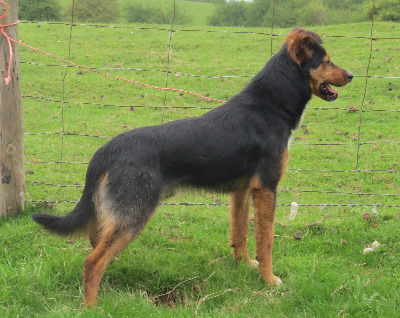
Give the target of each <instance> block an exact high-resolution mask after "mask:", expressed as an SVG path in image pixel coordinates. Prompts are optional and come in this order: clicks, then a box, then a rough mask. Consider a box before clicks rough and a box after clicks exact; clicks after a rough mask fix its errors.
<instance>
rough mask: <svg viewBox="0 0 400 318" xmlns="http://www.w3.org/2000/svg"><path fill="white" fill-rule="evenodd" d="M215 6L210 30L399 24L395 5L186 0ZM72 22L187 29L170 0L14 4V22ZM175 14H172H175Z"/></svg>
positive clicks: (336, 0) (395, 0) (345, 0)
mask: <svg viewBox="0 0 400 318" xmlns="http://www.w3.org/2000/svg"><path fill="white" fill-rule="evenodd" d="M191 1H197V2H209V3H215V4H216V10H215V11H214V13H213V14H212V15H211V16H210V17H209V19H208V24H209V25H212V26H240V27H269V26H271V25H272V24H273V25H275V26H277V27H290V26H295V25H327V24H341V23H350V22H362V21H367V20H370V19H371V18H372V17H374V19H375V20H378V21H395V22H400V1H399V0H375V1H374V5H373V2H372V1H371V0H254V1H253V2H246V1H230V2H226V1H224V0H191ZM72 10H73V16H74V20H75V21H76V22H103V23H115V22H126V23H157V24H166V23H171V21H172V18H173V17H174V18H175V24H190V23H191V22H192V19H191V16H190V14H189V13H188V12H185V11H184V10H182V9H181V7H180V6H178V5H177V6H176V7H174V2H173V1H159V0H79V1H75V3H74V7H73V8H72V5H70V6H69V7H68V8H67V9H65V8H64V9H63V8H61V6H60V4H59V1H58V0H19V19H21V20H28V21H68V20H70V19H71V16H72ZM174 10H175V13H174Z"/></svg>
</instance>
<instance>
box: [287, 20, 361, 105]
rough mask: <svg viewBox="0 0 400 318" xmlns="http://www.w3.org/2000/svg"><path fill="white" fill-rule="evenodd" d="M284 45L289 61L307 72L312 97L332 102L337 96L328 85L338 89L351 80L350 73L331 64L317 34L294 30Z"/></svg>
mask: <svg viewBox="0 0 400 318" xmlns="http://www.w3.org/2000/svg"><path fill="white" fill-rule="evenodd" d="M285 43H287V51H288V53H289V55H290V57H291V59H292V60H293V61H294V62H295V63H297V64H298V65H299V66H300V67H301V68H302V70H304V71H305V72H307V75H308V82H309V84H310V87H311V91H312V93H313V94H314V95H316V96H318V97H320V98H322V99H324V100H326V101H329V102H331V101H334V100H336V99H337V98H338V95H339V94H338V92H337V91H335V90H334V89H333V88H332V87H331V86H330V85H333V86H337V87H340V86H344V85H347V84H348V83H350V81H351V80H352V78H353V74H352V73H350V72H347V71H346V70H344V69H342V68H340V67H338V66H336V65H335V64H333V63H332V62H331V59H330V55H329V54H328V53H327V52H326V51H325V49H324V48H323V47H322V45H321V44H322V40H321V38H320V37H319V35H318V34H316V33H314V32H310V31H307V30H305V29H301V28H298V29H294V30H293V31H292V32H291V33H290V34H289V36H288V37H287V38H286V40H285Z"/></svg>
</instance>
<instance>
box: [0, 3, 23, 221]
mask: <svg viewBox="0 0 400 318" xmlns="http://www.w3.org/2000/svg"><path fill="white" fill-rule="evenodd" d="M7 2H9V3H8V5H9V13H8V14H7V15H6V16H5V17H4V18H3V19H2V20H0V24H1V25H7V24H11V23H14V22H16V21H17V16H18V14H17V12H18V1H17V0H12V1H7ZM5 13H6V7H5V6H4V4H0V16H1V15H3V14H5ZM3 30H5V31H6V32H7V34H8V35H9V36H10V37H11V38H13V39H17V31H18V27H17V25H12V26H9V27H4V28H3ZM11 45H12V51H13V58H12V65H11V74H10V75H11V81H9V83H8V84H7V81H5V79H6V78H7V77H8V66H9V64H10V62H9V61H10V49H9V44H8V41H7V38H6V37H5V36H4V35H3V34H2V33H0V218H1V217H6V216H9V215H17V214H18V213H19V211H21V210H22V209H23V208H24V189H25V174H24V129H23V113H22V96H21V83H20V73H19V57H18V45H17V44H15V43H13V42H12V43H11Z"/></svg>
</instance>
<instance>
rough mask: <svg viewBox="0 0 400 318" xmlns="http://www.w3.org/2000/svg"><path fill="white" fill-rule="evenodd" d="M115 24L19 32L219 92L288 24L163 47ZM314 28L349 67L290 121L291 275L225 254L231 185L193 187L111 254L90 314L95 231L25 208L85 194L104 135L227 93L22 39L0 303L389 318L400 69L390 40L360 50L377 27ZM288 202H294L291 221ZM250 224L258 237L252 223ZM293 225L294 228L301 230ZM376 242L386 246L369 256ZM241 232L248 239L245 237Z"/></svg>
mask: <svg viewBox="0 0 400 318" xmlns="http://www.w3.org/2000/svg"><path fill="white" fill-rule="evenodd" d="M180 3H181V2H179V4H180ZM195 4H196V3H189V2H188V3H183V2H182V5H188V6H189V5H195ZM196 5H200V3H197V4H196ZM194 10H196V9H194ZM199 21H200V20H199ZM119 26H120V27H121V28H98V27H91V26H77V27H73V28H72V33H71V34H70V31H71V29H70V27H69V26H68V25H61V24H30V23H21V24H20V25H19V38H20V40H21V41H23V42H24V43H27V44H29V45H32V46H34V47H37V48H40V49H42V50H46V51H48V52H51V53H53V54H55V55H58V56H61V57H64V58H68V59H70V60H71V61H73V62H74V63H77V64H80V65H85V66H88V67H93V68H114V69H108V70H102V71H104V72H107V73H111V74H113V75H116V76H119V77H122V78H126V79H130V80H133V81H139V82H142V83H146V84H151V85H154V86H159V87H165V85H166V83H167V85H168V87H172V88H177V89H183V90H188V91H193V92H196V93H199V94H202V95H206V96H210V97H214V98H218V99H222V100H227V99H229V98H230V97H231V96H233V95H234V94H236V93H237V92H239V91H240V90H241V89H242V88H243V86H244V85H246V83H247V82H248V81H249V80H250V79H251V77H249V76H250V75H253V74H256V73H257V72H258V71H259V70H260V69H261V68H262V67H263V66H264V64H265V62H266V61H267V60H268V59H269V58H270V56H271V54H273V53H275V52H277V51H278V50H279V47H280V45H281V43H282V41H283V39H284V37H285V35H286V34H288V33H289V32H290V30H289V29H275V30H274V32H275V33H277V34H281V35H280V36H276V37H273V38H272V42H271V37H270V36H269V35H267V34H265V33H266V32H267V33H268V32H269V30H268V29H261V28H258V29H244V28H209V27H207V30H210V31H221V30H224V31H230V32H201V31H198V32H184V31H179V32H175V33H174V34H173V35H172V38H171V41H172V42H171V51H170V52H169V54H168V39H169V36H170V34H169V32H168V31H160V30H154V29H138V28H145V27H149V28H154V27H159V28H165V27H166V26H154V25H129V26H127V25H119ZM199 28H200V27H198V25H192V26H186V27H180V28H179V29H199ZM204 28H205V27H203V29H204ZM399 29H400V24H395V23H375V26H374V32H373V36H374V37H379V38H393V37H398V34H399ZM312 30H313V31H316V32H317V33H319V34H320V35H322V36H323V40H324V43H325V44H324V45H325V48H326V49H327V50H328V52H329V53H330V54H331V56H332V60H333V61H334V62H335V63H337V64H338V65H340V66H342V67H343V68H346V69H348V70H351V71H353V73H354V74H355V75H356V77H355V78H354V80H353V82H352V83H351V84H350V85H349V86H346V87H344V88H340V89H338V90H339V99H338V100H337V102H335V103H327V102H324V101H322V100H319V99H317V98H313V99H312V101H311V102H310V104H309V105H308V109H307V110H306V114H305V116H304V119H303V122H302V125H301V126H300V127H299V129H298V130H297V131H296V132H295V133H294V136H293V140H292V144H291V147H290V151H291V158H290V162H289V170H288V171H287V174H286V176H285V179H284V180H283V182H282V183H281V185H280V192H279V198H278V204H279V206H278V209H277V221H278V222H277V226H276V234H277V235H278V236H277V237H276V244H275V250H274V257H275V271H276V274H277V275H278V276H280V277H281V278H282V279H283V282H284V285H283V286H282V287H281V288H269V287H267V286H265V285H264V283H263V282H261V281H260V280H259V278H258V274H257V272H256V270H254V269H251V268H248V267H247V266H246V265H243V264H236V263H235V262H234V261H233V260H232V256H231V251H230V249H231V248H230V247H229V246H228V237H229V229H228V223H229V221H228V213H227V207H226V206H225V205H224V204H226V203H227V196H225V195H215V194H209V193H204V192H203V191H196V192H194V193H184V194H179V195H177V196H176V197H173V198H171V199H169V201H168V202H172V203H185V202H189V203H207V204H211V205H194V206H193V205H192V206H185V205H163V206H161V207H160V209H159V211H158V212H157V213H156V215H155V216H154V218H153V219H152V220H151V222H150V223H149V225H148V227H147V228H146V229H145V230H144V232H143V234H142V235H141V236H140V237H139V239H138V240H137V241H136V242H134V243H133V244H132V245H131V246H130V247H129V248H128V249H127V250H126V251H125V252H124V253H122V254H121V256H120V257H119V259H118V260H116V261H115V262H113V263H112V264H111V265H110V266H109V269H108V270H107V272H106V274H105V277H104V280H103V282H102V285H101V288H100V303H99V305H100V306H99V308H97V309H95V310H86V311H82V310H80V309H79V308H80V306H81V300H82V288H81V270H82V264H83V260H84V258H85V257H86V255H87V254H88V252H89V245H88V243H87V242H86V241H85V240H78V241H77V242H75V243H74V244H72V243H71V242H70V241H68V240H64V239H60V238H57V237H53V236H50V235H49V234H47V233H45V232H44V231H42V230H40V229H39V228H38V227H37V226H36V224H34V223H33V222H32V221H31V220H30V214H31V213H32V212H34V211H36V212H37V211H45V210H47V211H48V212H49V213H54V214H65V213H67V212H69V211H70V210H71V209H72V207H73V203H70V202H66V201H76V200H78V199H79V197H80V194H81V191H82V187H81V186H82V185H83V184H84V176H85V171H86V167H87V162H88V161H89V160H90V158H91V156H92V155H93V153H94V151H95V150H96V149H97V148H98V147H100V146H101V145H102V144H104V143H105V142H106V141H107V140H109V139H110V138H111V137H112V136H114V135H116V134H118V133H121V132H124V131H126V130H128V129H132V128H135V127H141V126H145V125H154V124H159V123H161V122H167V121H171V120H175V119H179V118H184V117H189V116H196V115H200V114H203V113H204V112H205V111H207V110H208V109H211V108H214V107H217V106H218V105H219V104H220V103H219V102H215V101H208V100H205V99H202V98H198V97H195V96H192V95H189V94H185V93H178V92H164V91H160V90H155V89H150V88H146V87H143V86H139V85H134V84H132V83H127V82H123V81H118V80H116V79H111V78H109V77H105V76H103V75H99V74H95V73H92V72H89V71H87V70H85V69H80V68H74V67H71V68H66V67H65V66H60V65H65V62H60V61H57V60H54V59H52V58H50V57H48V56H46V55H43V54H40V53H37V52H33V51H31V50H29V49H27V48H25V47H20V48H19V49H20V60H21V62H22V64H21V78H22V84H23V87H22V88H23V95H24V96H25V97H24V98H23V103H24V116H25V132H26V140H25V156H26V158H25V159H26V161H27V164H26V172H27V174H26V179H27V181H28V182H27V184H26V198H27V200H28V208H27V211H26V212H24V213H23V214H22V215H21V217H18V218H15V219H11V220H0V232H1V235H0V245H1V246H2V249H1V252H0V286H1V287H0V316H1V317H17V316H20V317H52V318H53V317H133V316H139V317H193V316H194V315H195V314H196V313H197V314H198V315H199V316H202V317H338V316H339V317H395V316H397V314H396V312H398V309H399V308H398V306H399V303H400V288H399V287H400V286H399V285H400V278H399V274H398V273H399V270H400V265H399V264H400V256H399V255H400V254H399V253H400V244H399V242H400V232H399V230H398V229H399V225H400V218H399V208H398V207H396V208H394V207H387V206H389V205H398V204H399V199H398V198H399V197H398V194H399V184H400V176H399V170H400V166H399V162H400V147H399V144H398V142H399V136H400V128H399V122H400V121H399V120H400V112H399V110H400V81H399V79H398V78H397V79H396V78H392V79H391V78H380V77H399V76H400V75H399V74H400V63H399V61H400V50H399V40H375V41H373V42H372V56H371V59H370V60H369V58H370V45H371V43H370V41H369V40H368V39H365V38H357V37H368V36H369V35H370V24H368V23H365V24H348V25H339V26H327V27H317V28H313V29H312ZM245 32H247V33H245ZM332 36H351V37H332ZM70 38H71V42H69V39H70ZM271 45H272V52H271V50H270V48H271ZM69 51H70V52H71V53H70V56H69V53H68V52H69ZM168 56H169V62H168ZM369 62H370V64H369ZM368 65H369V70H368V74H369V75H373V76H377V77H373V78H369V79H368V82H367V83H368V86H367V87H366V86H365V83H366V79H365V77H363V76H364V75H366V72H367V68H368ZM121 68H125V69H123V70H122V69H121ZM135 69H136V70H135ZM138 69H141V70H138ZM143 70H145V71H143ZM167 70H168V72H167ZM167 75H168V78H167ZM188 75H196V76H188ZM224 76H243V77H224ZM210 77H217V78H210ZM364 94H365V98H364ZM60 101H64V102H63V103H62V102H60ZM360 109H363V110H364V112H362V113H360V111H359V110H360ZM360 116H362V117H361V128H360V130H359V124H360ZM359 133H360V134H361V135H360V141H361V143H362V145H360V147H359V151H358V145H357V141H358V137H359V135H358V134H359ZM63 134H67V135H63ZM357 156H359V165H358V167H357V168H358V169H359V171H354V170H355V169H356V158H357ZM60 161H62V162H64V163H62V164H61V163H58V162H60ZM396 194H397V196H396ZM40 201H46V202H40ZM53 201H56V202H57V201H62V202H60V203H54V202H53ZM292 201H296V202H298V203H299V204H300V205H301V206H300V208H299V215H298V217H297V218H296V219H294V220H289V207H288V206H287V205H288V204H290V202H292ZM374 205H377V207H374ZM376 211H377V212H378V213H375V212H376ZM365 212H368V213H369V215H368V214H364V213H365ZM316 222H317V223H316ZM250 230H251V235H252V234H253V225H252V223H251V228H250ZM299 232H301V233H302V236H303V237H302V239H301V240H294V239H293V236H294V234H295V233H299ZM374 240H377V241H379V242H380V243H381V244H382V246H381V247H380V248H379V249H378V250H377V251H375V252H373V253H371V254H368V255H363V254H362V251H363V249H364V248H365V247H367V246H369V245H371V243H372V242H373V241H374ZM248 242H249V245H250V249H251V251H252V252H254V242H255V240H254V238H253V237H252V236H250V238H249V240H248ZM160 295H161V296H160ZM166 295H167V296H166Z"/></svg>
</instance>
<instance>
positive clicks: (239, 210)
mask: <svg viewBox="0 0 400 318" xmlns="http://www.w3.org/2000/svg"><path fill="white" fill-rule="evenodd" d="M249 210H250V192H249V190H244V191H238V192H234V193H232V194H231V196H230V216H231V246H232V247H233V252H234V255H235V258H236V259H237V260H242V259H243V260H244V261H245V262H246V263H250V264H253V261H252V260H250V258H249V252H248V251H247V245H246V240H247V234H248V226H249Z"/></svg>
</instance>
